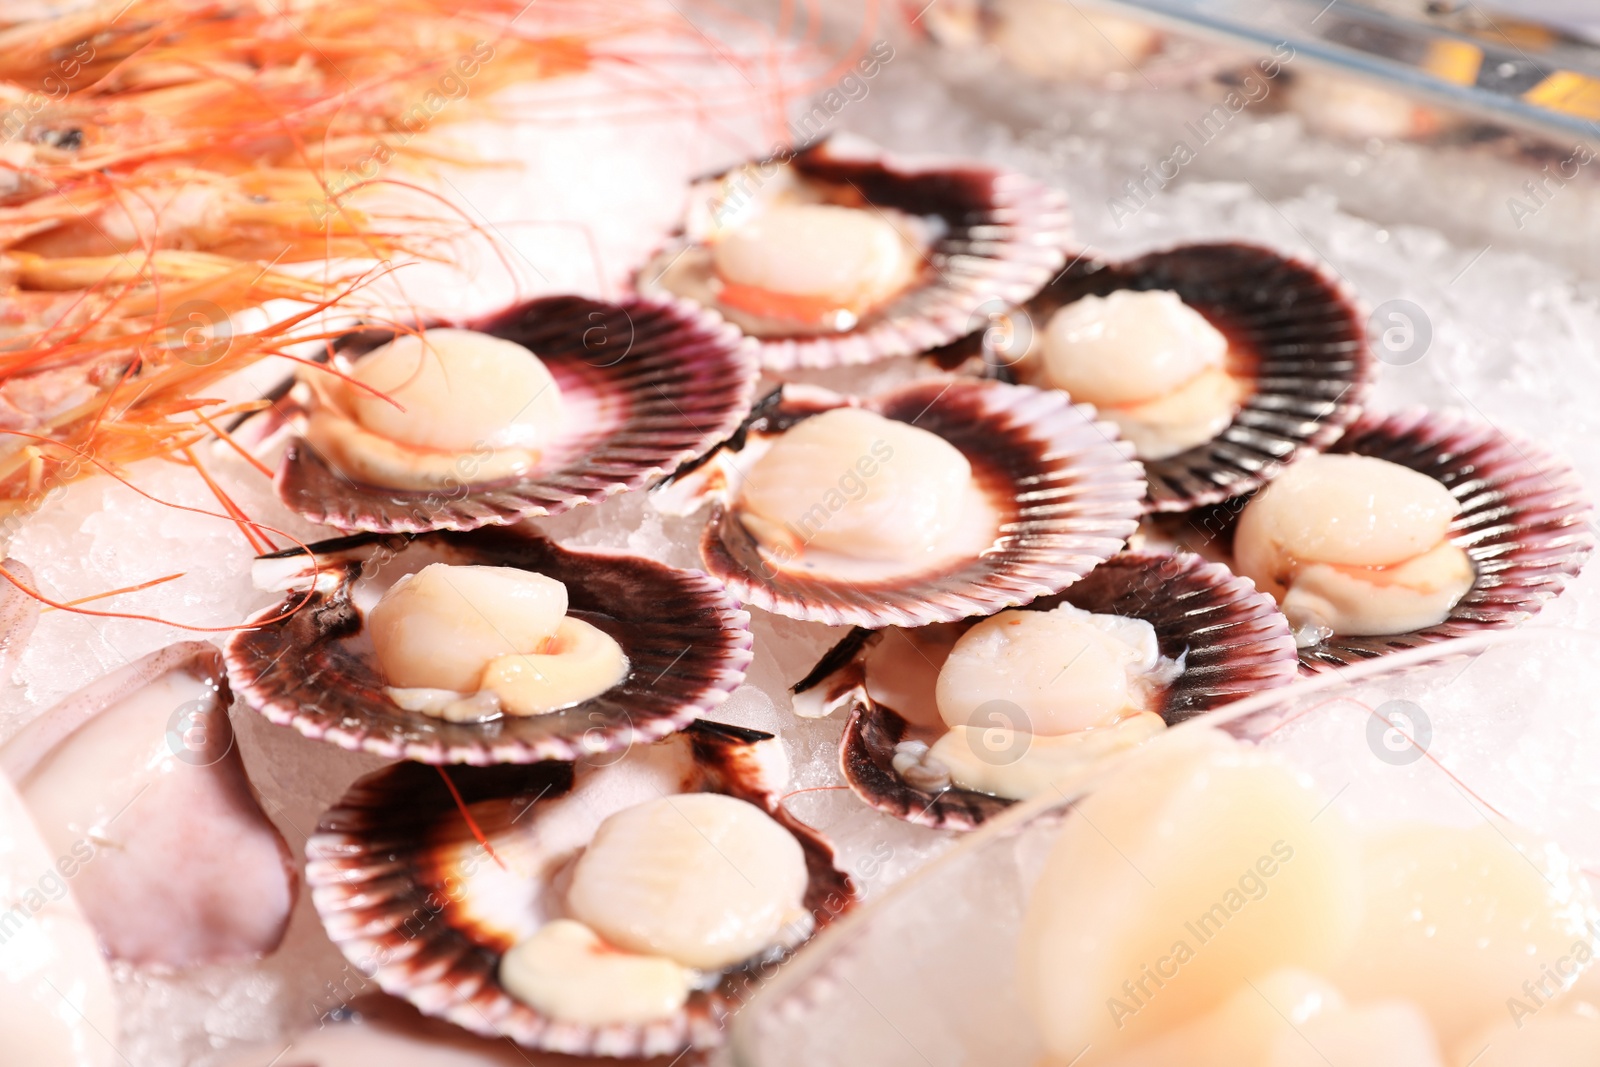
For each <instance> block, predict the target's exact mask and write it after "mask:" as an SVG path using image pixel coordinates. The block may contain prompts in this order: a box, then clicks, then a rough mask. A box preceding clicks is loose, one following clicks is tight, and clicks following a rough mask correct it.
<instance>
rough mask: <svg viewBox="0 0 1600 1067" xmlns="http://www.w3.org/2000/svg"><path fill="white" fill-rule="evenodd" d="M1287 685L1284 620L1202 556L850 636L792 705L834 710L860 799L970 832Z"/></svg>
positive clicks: (1140, 555) (1116, 561) (1119, 559)
mask: <svg viewBox="0 0 1600 1067" xmlns="http://www.w3.org/2000/svg"><path fill="white" fill-rule="evenodd" d="M1297 671H1298V653H1297V650H1296V648H1295V644H1294V639H1293V637H1292V636H1291V634H1290V632H1289V625H1288V622H1287V620H1285V619H1284V617H1283V614H1282V613H1281V612H1279V611H1278V610H1277V607H1276V605H1274V604H1273V602H1272V598H1271V597H1268V596H1267V595H1265V594H1263V593H1259V592H1257V591H1256V589H1255V588H1254V586H1252V585H1251V584H1250V582H1249V581H1247V580H1245V579H1243V578H1240V577H1238V576H1236V575H1234V574H1233V573H1231V572H1230V571H1228V570H1227V568H1225V567H1223V566H1221V565H1220V564H1215V563H1208V562H1206V561H1204V560H1202V559H1200V558H1199V557H1198V556H1193V555H1187V554H1182V555H1171V554H1167V553H1157V552H1125V553H1122V554H1121V555H1118V556H1115V557H1113V558H1112V559H1110V560H1108V561H1106V562H1105V563H1103V564H1101V565H1100V566H1098V567H1096V568H1095V569H1094V570H1093V571H1091V572H1089V574H1088V575H1086V576H1085V577H1084V578H1083V580H1082V581H1080V582H1078V583H1077V584H1075V585H1073V586H1072V587H1070V588H1069V589H1067V590H1066V591H1065V592H1064V593H1060V594H1057V595H1055V596H1052V597H1043V598H1040V599H1039V600H1036V601H1034V602H1033V604H1031V605H1029V606H1028V607H1027V608H1026V609H1022V610H1015V611H1005V612H1001V613H1000V614H998V615H995V616H992V617H991V618H989V619H985V620H980V621H975V622H957V623H950V624H945V625H941V626H932V627H919V628H916V629H905V630H902V629H900V628H890V629H887V630H880V631H877V632H876V633H872V632H868V631H866V630H856V631H853V632H852V633H850V634H849V635H847V636H846V637H845V638H844V640H842V641H841V642H840V643H839V644H838V645H836V646H835V647H834V648H833V649H831V650H830V651H829V652H828V653H827V655H825V656H824V657H823V658H822V660H821V661H820V662H819V663H818V664H817V665H816V667H815V668H813V670H812V671H811V673H809V674H808V675H807V676H806V677H805V678H803V679H801V680H800V682H799V683H797V685H796V688H795V693H796V696H795V704H794V707H795V712H796V714H799V715H801V716H803V717H807V718H816V717H820V716H823V715H827V714H830V713H831V712H833V711H834V710H836V709H839V708H848V711H849V717H848V721H847V722H846V723H845V728H844V732H843V734H842V735H841V737H840V741H839V757H840V764H841V766H842V767H843V769H844V775H845V780H846V782H848V783H849V785H850V788H851V789H852V790H854V791H855V793H856V795H857V796H859V797H860V798H861V799H862V800H864V801H866V802H867V803H868V804H870V805H872V806H873V807H875V808H877V809H879V810H880V811H884V812H887V813H888V814H890V815H894V816H896V817H897V818H901V819H905V820H907V821H910V822H914V823H918V824H920V825H924V826H931V827H935V828H939V829H957V830H967V829H971V828H973V827H974V826H975V825H977V824H978V823H980V822H982V821H983V820H985V819H987V818H989V817H990V816H992V815H993V814H995V813H996V812H998V811H1000V810H1002V809H1003V808H1004V807H1006V806H1007V805H1008V804H1009V803H1010V802H1012V801H1014V800H1025V799H1028V798H1029V797H1032V796H1036V795H1038V794H1039V793H1042V792H1047V791H1050V790H1052V789H1055V788H1060V789H1065V790H1070V789H1071V788H1072V783H1073V782H1076V781H1079V780H1081V778H1082V776H1083V775H1085V774H1087V773H1093V772H1094V771H1095V770H1097V769H1098V767H1099V766H1100V764H1101V763H1102V761H1103V760H1105V759H1106V758H1107V757H1109V756H1111V755H1112V754H1114V753H1117V752H1120V751H1122V750H1124V749H1128V748H1132V747H1134V746H1137V745H1140V744H1143V743H1145V742H1146V741H1149V740H1151V739H1152V738H1155V737H1157V736H1158V735H1160V734H1162V733H1164V732H1165V731H1166V728H1167V726H1168V725H1171V724H1177V723H1179V722H1182V721H1183V720H1185V719H1188V718H1192V717H1194V716H1196V715H1201V714H1204V713H1205V712H1208V711H1211V710H1213V709H1216V708H1220V707H1222V706H1224V705H1226V704H1228V703H1229V702H1231V701H1234V700H1238V699H1239V698H1240V697H1242V696H1244V695H1246V694H1249V693H1252V692H1257V691H1259V690H1263V689H1268V688H1271V687H1274V686H1280V685H1287V684H1289V683H1290V682H1292V681H1294V679H1295V677H1296V674H1297Z"/></svg>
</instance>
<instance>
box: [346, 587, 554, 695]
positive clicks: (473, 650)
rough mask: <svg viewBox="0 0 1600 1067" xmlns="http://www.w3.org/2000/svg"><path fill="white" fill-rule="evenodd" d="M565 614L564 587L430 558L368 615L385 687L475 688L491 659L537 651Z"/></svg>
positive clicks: (379, 602)
mask: <svg viewBox="0 0 1600 1067" xmlns="http://www.w3.org/2000/svg"><path fill="white" fill-rule="evenodd" d="M566 612H567V588H566V586H565V585H563V584H562V583H561V582H559V581H557V580H556V579H554V578H550V577H548V576H546V575H543V574H535V573H533V572H531V571H524V570H519V569H517V568H515V567H477V566H453V565H450V564H446V563H430V564H429V565H428V566H426V567H424V568H422V569H421V570H420V571H418V572H417V573H415V574H412V575H408V576H406V577H405V578H402V579H400V580H399V581H398V582H396V583H395V584H394V585H393V586H391V587H390V588H389V590H388V591H387V592H385V593H384V595H383V597H382V598H381V599H380V600H379V601H378V603H377V604H375V605H373V608H372V610H371V611H370V612H368V613H367V624H368V627H369V629H370V631H371V633H372V643H373V646H374V649H375V651H376V653H377V658H378V666H379V668H380V669H381V670H382V671H383V675H384V678H385V680H386V681H387V682H388V684H389V685H391V686H397V687H401V688H427V689H445V690H454V691H457V692H466V693H470V692H474V691H476V690H477V689H478V683H479V680H480V679H481V678H482V677H483V672H484V668H485V667H487V666H488V665H489V663H490V661H491V660H495V659H497V658H499V657H501V656H510V655H516V654H518V653H524V652H531V651H533V650H535V649H537V648H538V647H539V646H540V645H541V644H543V643H544V642H545V641H546V640H547V639H549V638H550V637H552V636H553V635H554V634H555V633H556V629H557V627H559V626H560V625H561V621H562V619H563V618H564V617H565V616H566Z"/></svg>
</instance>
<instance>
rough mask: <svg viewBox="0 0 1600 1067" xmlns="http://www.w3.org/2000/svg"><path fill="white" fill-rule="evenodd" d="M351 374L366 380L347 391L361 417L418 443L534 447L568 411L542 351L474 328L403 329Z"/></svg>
mask: <svg viewBox="0 0 1600 1067" xmlns="http://www.w3.org/2000/svg"><path fill="white" fill-rule="evenodd" d="M350 377H351V379H352V380H353V381H354V382H356V383H357V384H358V385H361V386H365V387H366V389H350V390H349V402H350V406H351V408H352V413H353V414H354V415H355V418H356V421H357V422H359V423H360V424H361V426H362V427H363V428H365V429H367V430H370V431H372V432H373V433H376V434H381V435H382V436H384V437H387V438H389V439H390V440H392V441H399V442H401V443H403V444H407V445H411V446H413V447H415V448H426V449H436V450H440V451H455V452H466V451H470V450H471V449H472V448H474V447H476V446H479V445H483V444H487V445H490V446H491V447H496V448H498V447H512V448H537V447H539V446H540V445H542V444H543V443H544V442H545V441H547V440H548V439H549V438H550V437H551V436H552V435H554V434H555V433H556V432H557V431H559V430H560V428H561V423H562V420H563V418H564V417H565V411H564V405H563V403H562V400H561V389H560V387H559V386H558V385H557V384H556V382H555V379H554V378H552V377H551V376H550V371H549V370H548V369H547V368H546V367H545V365H544V364H543V363H542V362H540V360H539V358H538V356H537V354H535V353H533V352H530V351H529V350H528V349H526V348H524V347H523V346H522V345H519V344H516V343H515V342H512V341H507V340H504V339H502V338H499V337H494V336H491V335H489V334H486V333H481V332H479V331H477V330H459V329H445V328H436V329H431V330H425V331H423V332H421V333H420V334H404V335H402V336H400V337H397V338H395V339H394V340H393V341H390V342H389V343H388V344H386V345H383V346H382V347H380V348H378V349H377V350H376V351H374V352H372V353H371V354H370V355H367V356H365V357H363V358H362V359H361V361H360V362H358V363H357V364H356V367H355V370H354V372H353V373H352V374H351V375H350ZM369 390H370V391H369ZM374 393H376V394H381V395H374Z"/></svg>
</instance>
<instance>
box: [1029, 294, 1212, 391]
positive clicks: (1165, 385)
mask: <svg viewBox="0 0 1600 1067" xmlns="http://www.w3.org/2000/svg"><path fill="white" fill-rule="evenodd" d="M1227 353H1228V340H1227V338H1226V337H1224V336H1223V335H1222V333H1221V331H1219V330H1218V329H1217V328H1216V327H1215V326H1213V325H1211V323H1209V322H1207V321H1206V318H1205V316H1204V315H1201V314H1200V313H1199V312H1198V311H1196V310H1194V309H1193V308H1191V307H1189V306H1188V305H1187V304H1185V303H1184V302H1183V300H1182V299H1180V298H1179V296H1178V294H1177V293H1173V292H1167V291H1165V290H1149V291H1135V290H1132V289H1118V290H1116V291H1115V292H1113V293H1111V294H1109V295H1108V296H1103V297H1102V296H1086V297H1083V298H1082V299H1080V300H1076V301H1074V302H1072V303H1071V304H1068V305H1067V306H1066V307H1064V308H1061V309H1060V310H1058V311H1057V312H1056V313H1055V314H1054V315H1052V316H1051V317H1050V321H1049V323H1048V324H1047V325H1046V326H1045V331H1044V344H1043V357H1044V366H1043V371H1044V376H1045V379H1046V381H1048V383H1049V384H1050V385H1052V386H1054V387H1055V388H1057V389H1065V390H1066V391H1067V392H1068V393H1070V394H1072V397H1073V399H1074V400H1081V401H1086V402H1088V403H1090V404H1094V405H1096V406H1099V407H1121V406H1125V405H1129V404H1143V403H1148V402H1150V401H1152V400H1156V399H1158V398H1160V397H1164V396H1168V395H1170V394H1171V393H1173V392H1175V391H1176V390H1178V389H1179V388H1181V387H1182V386H1184V385H1185V384H1186V383H1188V382H1190V381H1192V380H1193V379H1194V378H1195V377H1196V376H1197V375H1199V374H1201V373H1202V372H1204V371H1206V370H1208V369H1213V368H1219V367H1221V366H1222V363H1223V360H1224V358H1225V357H1226V356H1227Z"/></svg>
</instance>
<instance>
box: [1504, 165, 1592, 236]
mask: <svg viewBox="0 0 1600 1067" xmlns="http://www.w3.org/2000/svg"><path fill="white" fill-rule="evenodd" d="M1594 160H1595V151H1594V149H1592V148H1590V147H1588V146H1587V145H1581V144H1580V145H1573V146H1572V152H1571V153H1570V154H1569V155H1568V156H1567V157H1566V158H1565V159H1563V160H1562V161H1561V162H1559V163H1557V164H1555V168H1556V169H1555V173H1553V174H1552V173H1551V172H1550V164H1549V163H1546V164H1545V165H1544V168H1543V169H1542V170H1541V171H1540V172H1539V173H1540V177H1539V178H1537V179H1534V178H1530V179H1528V180H1527V181H1525V182H1523V183H1522V191H1523V192H1524V193H1526V194H1527V199H1523V198H1522V197H1517V196H1510V197H1507V198H1506V210H1507V211H1509V212H1511V221H1512V222H1514V223H1516V224H1517V229H1519V230H1520V229H1522V228H1523V227H1524V226H1526V225H1527V224H1528V220H1529V219H1530V218H1532V217H1533V216H1535V215H1537V214H1538V213H1539V212H1541V211H1543V210H1544V209H1545V206H1546V205H1547V204H1549V203H1550V201H1552V200H1554V199H1555V197H1556V194H1557V193H1559V192H1560V191H1561V190H1562V189H1564V188H1566V185H1567V183H1568V182H1570V181H1572V180H1573V179H1574V178H1576V177H1577V176H1578V172H1579V171H1581V170H1582V169H1583V168H1584V167H1587V166H1588V165H1589V164H1590V163H1593V162H1594Z"/></svg>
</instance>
